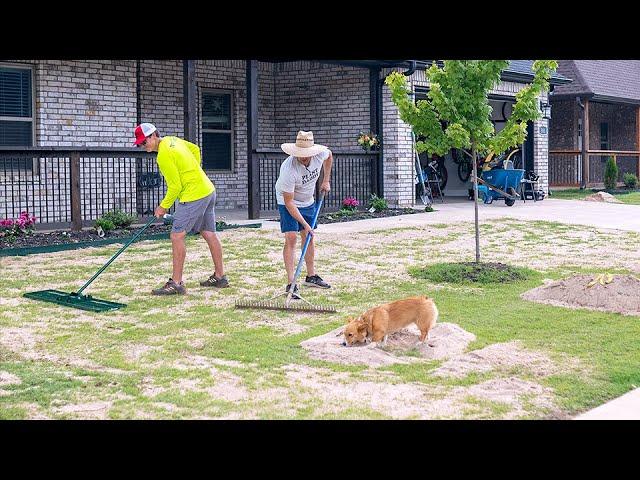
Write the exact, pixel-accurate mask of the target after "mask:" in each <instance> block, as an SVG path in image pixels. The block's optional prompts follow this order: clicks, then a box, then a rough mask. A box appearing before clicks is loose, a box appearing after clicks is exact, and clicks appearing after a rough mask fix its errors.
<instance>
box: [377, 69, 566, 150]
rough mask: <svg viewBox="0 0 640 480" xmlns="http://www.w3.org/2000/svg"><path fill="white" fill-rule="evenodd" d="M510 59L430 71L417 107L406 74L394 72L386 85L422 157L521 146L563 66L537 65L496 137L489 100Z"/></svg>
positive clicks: (386, 81)
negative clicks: (426, 89)
mask: <svg viewBox="0 0 640 480" xmlns="http://www.w3.org/2000/svg"><path fill="white" fill-rule="evenodd" d="M508 65H509V61H508V60H445V61H444V65H443V66H442V67H441V66H440V65H438V64H437V63H436V62H434V63H433V64H432V65H431V67H430V68H429V69H428V70H427V72H426V73H427V78H428V79H429V84H430V89H429V92H428V93H427V100H419V101H418V102H417V104H414V102H413V100H412V96H411V92H410V91H409V90H408V88H407V81H406V78H405V76H404V75H402V74H401V73H399V72H393V73H391V74H390V75H389V76H388V77H387V79H386V80H385V83H386V84H387V85H388V86H389V89H390V90H391V98H392V100H393V102H394V103H395V104H396V105H397V107H398V110H399V112H400V118H402V120H404V121H405V122H407V123H408V124H409V125H411V126H412V128H413V131H414V132H415V134H416V136H421V137H424V140H422V141H419V142H418V143H417V150H418V151H419V152H424V151H426V152H428V153H430V154H433V153H435V154H438V155H444V154H446V153H447V152H448V151H449V150H450V149H451V148H474V147H475V148H474V149H475V150H476V151H477V152H479V153H482V154H486V153H487V152H489V151H493V152H495V154H500V153H502V152H505V151H506V150H508V149H509V148H512V147H515V146H517V145H521V144H522V143H523V142H524V141H525V139H526V135H527V122H529V121H533V120H536V119H538V118H539V117H540V111H539V108H538V97H539V96H540V95H541V94H542V93H543V92H548V91H549V78H550V77H551V74H552V73H553V72H554V71H555V69H556V68H557V66H558V63H557V62H556V61H554V60H536V61H535V62H533V71H534V74H535V75H534V79H533V81H532V83H530V84H528V85H527V86H525V87H524V88H523V89H522V90H520V91H519V92H518V93H517V94H516V104H515V106H514V108H513V112H512V114H511V116H510V117H509V119H508V120H507V123H506V125H505V126H504V128H503V129H502V130H501V131H500V132H498V133H496V132H495V128H494V126H493V124H492V123H491V105H490V104H489V101H488V96H489V93H490V92H491V90H493V89H494V88H495V87H496V85H498V83H499V82H500V74H501V72H502V71H503V70H504V69H505V68H506V67H507V66H508Z"/></svg>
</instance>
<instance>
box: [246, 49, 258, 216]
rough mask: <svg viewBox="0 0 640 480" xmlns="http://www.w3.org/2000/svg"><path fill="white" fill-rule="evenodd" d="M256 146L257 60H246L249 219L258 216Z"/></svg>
mask: <svg viewBox="0 0 640 480" xmlns="http://www.w3.org/2000/svg"><path fill="white" fill-rule="evenodd" d="M256 148H258V61H257V60H247V193H248V201H249V212H248V215H249V219H256V218H260V162H259V159H258V156H257V154H256V153H255V150H256Z"/></svg>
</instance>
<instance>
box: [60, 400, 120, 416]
mask: <svg viewBox="0 0 640 480" xmlns="http://www.w3.org/2000/svg"><path fill="white" fill-rule="evenodd" d="M112 404H113V402H112V401H97V402H89V403H79V404H72V405H63V406H61V407H57V408H53V409H52V413H53V414H56V415H69V414H71V415H72V416H73V418H75V419H84V420H89V419H91V420H105V419H106V418H107V413H108V412H109V409H110V408H111V405H112Z"/></svg>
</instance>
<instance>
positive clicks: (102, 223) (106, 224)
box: [96, 217, 116, 232]
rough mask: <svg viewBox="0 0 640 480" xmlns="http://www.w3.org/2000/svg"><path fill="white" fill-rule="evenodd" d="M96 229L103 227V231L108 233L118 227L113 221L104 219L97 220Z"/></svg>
mask: <svg viewBox="0 0 640 480" xmlns="http://www.w3.org/2000/svg"><path fill="white" fill-rule="evenodd" d="M96 227H101V228H102V230H104V231H105V232H108V231H109V230H114V229H115V228H116V226H115V225H114V223H113V222H112V221H111V220H107V219H105V218H104V217H102V218H99V219H97V220H96Z"/></svg>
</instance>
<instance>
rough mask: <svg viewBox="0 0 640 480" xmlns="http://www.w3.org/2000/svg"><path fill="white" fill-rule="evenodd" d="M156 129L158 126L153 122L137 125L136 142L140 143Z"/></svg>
mask: <svg viewBox="0 0 640 480" xmlns="http://www.w3.org/2000/svg"><path fill="white" fill-rule="evenodd" d="M155 131H156V126H155V125H153V124H152V123H141V124H140V125H138V126H137V127H136V131H135V134H136V143H135V145H140V144H141V143H142V142H144V140H145V139H146V138H147V137H148V136H149V135H151V134H152V133H153V132H155Z"/></svg>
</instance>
